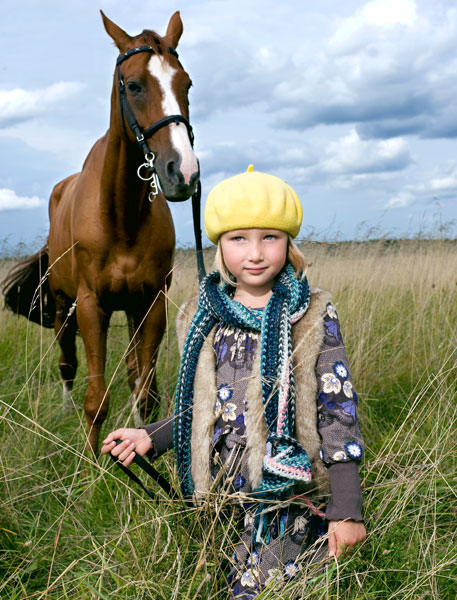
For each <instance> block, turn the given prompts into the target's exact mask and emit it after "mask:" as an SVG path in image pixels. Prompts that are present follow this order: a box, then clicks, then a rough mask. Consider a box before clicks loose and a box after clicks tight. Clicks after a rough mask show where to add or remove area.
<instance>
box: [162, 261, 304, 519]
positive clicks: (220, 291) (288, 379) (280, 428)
mask: <svg viewBox="0 0 457 600" xmlns="http://www.w3.org/2000/svg"><path fill="white" fill-rule="evenodd" d="M233 291H234V290H233V287H232V286H230V285H228V284H226V285H224V286H221V285H220V275H219V272H218V271H214V272H212V273H210V274H209V275H207V276H206V277H205V278H204V279H203V281H202V283H201V285H200V296H199V300H198V310H197V312H196V314H195V316H194V318H193V321H192V323H191V325H190V328H189V331H188V334H187V338H186V341H185V344H184V349H183V354H182V359H181V366H180V371H179V375H178V383H177V387H176V395H175V418H174V451H175V458H176V464H177V468H178V475H179V479H180V483H181V489H182V492H183V495H184V497H191V496H192V495H193V492H194V484H193V480H192V474H191V431H192V408H193V402H194V397H193V395H194V392H193V386H194V378H195V371H196V368H197V361H198V357H199V354H200V350H201V348H202V346H203V342H204V340H205V339H206V337H207V336H208V335H209V333H210V331H211V330H212V329H213V327H214V326H215V325H216V323H219V322H222V323H224V324H227V325H231V326H233V327H237V328H241V329H246V330H251V331H260V332H261V339H260V352H261V357H260V378H261V389H262V401H263V405H264V415H265V422H266V425H267V429H268V438H267V444H266V454H265V457H264V460H263V468H262V480H261V482H260V484H259V486H258V487H257V488H256V489H255V490H254V491H253V492H252V493H251V494H252V496H253V497H255V498H258V499H260V500H275V499H282V498H285V497H288V496H290V495H291V494H292V493H293V492H294V487H295V484H296V483H297V482H299V481H305V482H309V481H310V480H311V464H310V462H309V459H308V455H307V453H306V450H305V449H304V448H303V447H302V446H301V445H300V444H299V442H298V441H297V440H295V439H294V438H293V437H292V435H293V432H294V425H295V387H294V378H293V368H292V336H291V326H292V324H293V323H295V322H296V321H298V320H299V319H301V318H302V317H303V315H304V314H305V312H306V310H307V309H308V306H309V300H310V292H309V287H308V282H307V280H306V278H305V279H303V280H301V279H299V278H297V277H296V276H295V271H294V269H293V267H292V266H291V265H290V264H287V265H286V267H285V268H284V269H283V270H282V272H281V274H280V276H279V278H278V280H277V282H276V283H275V284H274V286H273V289H272V292H273V293H272V296H271V298H270V300H269V301H268V304H267V306H266V307H265V310H264V311H263V315H262V319H261V320H260V319H259V318H258V316H256V315H255V314H254V313H253V312H252V311H250V310H249V309H248V308H247V307H245V306H243V305H242V304H240V303H239V302H236V301H234V300H232V298H231V295H233ZM257 526H259V519H257ZM261 526H262V523H260V527H261ZM257 528H258V527H257Z"/></svg>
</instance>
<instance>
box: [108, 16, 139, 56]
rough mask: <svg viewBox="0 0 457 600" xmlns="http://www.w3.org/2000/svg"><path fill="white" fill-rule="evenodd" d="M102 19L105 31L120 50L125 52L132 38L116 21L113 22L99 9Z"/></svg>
mask: <svg viewBox="0 0 457 600" xmlns="http://www.w3.org/2000/svg"><path fill="white" fill-rule="evenodd" d="M100 13H101V15H102V19H103V25H104V26H105V29H106V33H107V34H108V35H109V36H110V37H111V38H112V39H113V41H114V43H115V44H116V46H117V47H118V48H119V50H120V51H121V52H125V51H126V50H128V48H130V47H131V45H132V38H131V37H130V36H129V35H128V34H127V33H125V31H124V30H123V29H121V28H120V27H119V26H118V25H116V23H113V21H111V20H110V19H108V17H107V16H106V15H105V14H104V13H103V11H102V10H101V11H100Z"/></svg>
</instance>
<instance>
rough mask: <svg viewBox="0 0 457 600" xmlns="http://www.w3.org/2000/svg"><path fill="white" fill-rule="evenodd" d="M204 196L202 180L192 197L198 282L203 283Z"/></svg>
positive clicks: (204, 272) (204, 273)
mask: <svg viewBox="0 0 457 600" xmlns="http://www.w3.org/2000/svg"><path fill="white" fill-rule="evenodd" d="M201 195H202V184H201V182H200V180H199V181H198V184H197V189H196V190H195V193H194V195H193V196H192V219H193V222H194V236H195V252H196V255H197V269H198V282H199V283H201V282H202V279H203V278H204V277H205V275H206V271H205V262H204V260H203V249H202V229H201V225H200V199H201Z"/></svg>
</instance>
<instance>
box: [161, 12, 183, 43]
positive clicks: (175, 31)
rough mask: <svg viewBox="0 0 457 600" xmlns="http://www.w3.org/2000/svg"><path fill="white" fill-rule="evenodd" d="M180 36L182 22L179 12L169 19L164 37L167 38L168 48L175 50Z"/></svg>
mask: <svg viewBox="0 0 457 600" xmlns="http://www.w3.org/2000/svg"><path fill="white" fill-rule="evenodd" d="M181 36H182V21H181V17H180V16H179V10H177V11H176V12H175V14H174V15H173V16H172V17H171V19H170V22H169V23H168V27H167V33H166V34H165V37H166V38H167V40H168V42H169V43H170V46H171V47H172V48H176V47H177V46H178V42H179V39H180V38H181Z"/></svg>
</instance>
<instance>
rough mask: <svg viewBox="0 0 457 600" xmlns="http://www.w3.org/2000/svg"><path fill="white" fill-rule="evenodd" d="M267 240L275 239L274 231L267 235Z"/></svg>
mask: <svg viewBox="0 0 457 600" xmlns="http://www.w3.org/2000/svg"><path fill="white" fill-rule="evenodd" d="M265 239H266V240H275V239H276V236H275V235H274V234H273V233H269V234H268V235H266V236H265Z"/></svg>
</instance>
